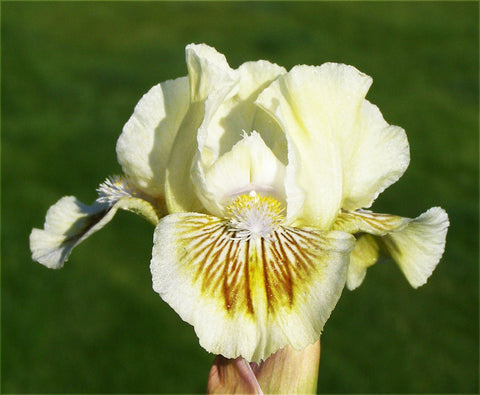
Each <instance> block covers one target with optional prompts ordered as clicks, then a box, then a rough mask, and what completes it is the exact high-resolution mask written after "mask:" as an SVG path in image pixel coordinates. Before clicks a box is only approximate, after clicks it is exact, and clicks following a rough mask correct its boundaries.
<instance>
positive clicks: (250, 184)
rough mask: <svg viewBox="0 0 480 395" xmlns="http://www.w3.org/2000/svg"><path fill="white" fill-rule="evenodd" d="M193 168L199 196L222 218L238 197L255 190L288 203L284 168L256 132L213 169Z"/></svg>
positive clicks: (212, 167)
mask: <svg viewBox="0 0 480 395" xmlns="http://www.w3.org/2000/svg"><path fill="white" fill-rule="evenodd" d="M197 163H198V164H199V166H196V167H194V170H193V171H194V173H193V177H194V178H195V179H196V180H198V181H199V182H197V183H196V186H197V195H198V196H199V198H200V199H201V201H202V203H203V205H204V207H205V208H206V209H207V210H208V212H209V213H212V214H214V215H217V216H219V217H223V216H224V214H225V212H224V210H225V207H226V206H228V205H229V204H230V203H231V202H232V200H233V199H234V198H235V196H237V195H240V194H245V193H247V194H248V193H249V192H250V191H252V190H254V191H256V192H259V193H260V194H265V195H269V196H272V197H274V198H276V199H277V200H279V201H283V202H284V201H285V193H284V182H285V166H284V165H283V164H282V163H281V162H280V161H279V160H278V159H277V158H276V157H275V155H274V154H273V153H272V151H271V150H270V149H269V148H268V147H267V146H266V145H265V142H264V141H263V140H262V138H261V137H260V135H259V134H258V133H257V132H255V131H254V132H252V134H251V135H250V136H247V135H245V136H244V137H243V139H242V140H240V141H239V142H238V143H237V144H235V145H234V147H233V148H232V150H231V151H230V152H227V153H226V154H224V155H223V156H221V157H220V158H219V159H218V160H217V161H215V162H214V164H213V165H212V166H210V167H209V168H207V171H206V173H205V174H204V173H203V171H204V167H203V166H201V165H200V163H199V162H197Z"/></svg>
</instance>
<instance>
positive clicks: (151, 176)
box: [117, 77, 190, 196]
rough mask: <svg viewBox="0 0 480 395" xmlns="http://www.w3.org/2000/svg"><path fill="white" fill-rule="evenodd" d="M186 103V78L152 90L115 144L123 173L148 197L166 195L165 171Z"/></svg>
mask: <svg viewBox="0 0 480 395" xmlns="http://www.w3.org/2000/svg"><path fill="white" fill-rule="evenodd" d="M189 103H190V101H189V84H188V78H187V77H182V78H178V79H176V80H171V81H165V82H162V83H161V84H158V85H156V86H154V87H153V88H151V89H150V90H149V91H148V92H147V93H146V94H145V95H144V96H143V97H142V98H141V99H140V101H139V102H138V104H137V105H136V106H135V110H134V112H133V115H132V116H131V117H130V119H129V120H128V121H127V123H126V124H125V126H124V127H123V132H122V134H121V135H120V137H119V139H118V141H117V157H118V162H119V163H120V165H121V166H122V169H123V172H124V173H125V174H126V175H127V176H128V177H129V180H130V181H131V182H132V184H133V185H135V186H136V187H137V188H138V189H140V190H141V191H143V192H145V193H146V194H148V195H150V196H164V194H165V192H164V184H165V170H166V167H167V163H168V160H169V158H170V152H171V150H172V145H173V141H174V139H175V137H176V135H177V131H178V129H179V127H180V125H181V123H182V121H183V119H184V117H185V115H186V113H187V110H188V106H189Z"/></svg>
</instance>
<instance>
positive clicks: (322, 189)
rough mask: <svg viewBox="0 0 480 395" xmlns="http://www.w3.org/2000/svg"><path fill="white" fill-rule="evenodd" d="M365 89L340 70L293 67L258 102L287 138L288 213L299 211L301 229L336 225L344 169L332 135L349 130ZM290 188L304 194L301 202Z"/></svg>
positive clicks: (359, 79) (359, 77)
mask: <svg viewBox="0 0 480 395" xmlns="http://www.w3.org/2000/svg"><path fill="white" fill-rule="evenodd" d="M369 84H370V79H369V77H367V76H365V75H363V74H361V73H360V72H359V71H358V70H356V69H354V68H353V67H349V66H345V65H335V64H331V63H326V64H324V65H322V66H320V67H313V66H296V67H294V68H293V69H292V70H291V71H290V72H289V73H287V74H285V75H283V76H280V77H279V78H278V79H277V80H276V81H274V82H273V83H272V84H271V85H270V86H269V87H268V88H266V89H265V91H263V92H262V94H261V95H260V96H259V98H258V100H257V103H258V104H259V105H261V106H263V107H264V108H265V109H266V110H267V111H269V112H270V113H271V114H272V115H273V116H274V117H276V118H277V119H278V121H279V122H280V124H281V126H282V127H283V129H284V131H285V134H286V136H287V143H288V166H287V183H288V185H289V186H290V187H291V188H292V191H293V193H292V197H294V198H293V199H292V201H289V202H288V203H289V211H292V210H294V211H298V213H297V216H298V221H299V222H300V223H304V224H307V225H313V226H315V227H320V228H321V229H328V228H329V227H330V226H331V225H332V223H333V221H334V220H335V217H336V215H337V213H338V210H339V209H340V206H341V203H342V165H343V164H342V162H341V151H340V148H339V147H338V139H337V133H338V132H337V131H338V130H342V129H344V128H350V127H351V124H352V123H353V118H354V115H355V111H354V109H355V108H357V107H358V106H359V104H360V102H361V100H363V97H364V94H365V93H366V91H367V89H368V86H369ZM295 184H296V186H297V188H300V189H302V190H303V192H304V201H303V202H302V199H301V197H300V193H299V192H298V189H297V188H295ZM307 191H308V193H307ZM288 192H289V191H288V190H287V194H288ZM287 198H288V195H287ZM291 202H292V203H294V204H295V206H296V207H292V206H293V204H290V203H291ZM288 216H291V213H288Z"/></svg>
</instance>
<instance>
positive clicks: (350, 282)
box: [347, 234, 380, 291]
mask: <svg viewBox="0 0 480 395" xmlns="http://www.w3.org/2000/svg"><path fill="white" fill-rule="evenodd" d="M379 250H380V249H379V246H378V244H377V242H376V241H375V239H374V237H373V236H371V235H369V234H365V235H362V236H360V237H359V238H358V240H357V242H356V243H355V248H354V249H353V251H352V253H351V254H350V264H349V265H348V272H347V288H348V289H349V290H350V291H352V290H354V289H355V288H357V287H359V286H360V285H361V284H362V282H363V280H364V278H365V275H366V274H367V269H368V268H369V267H370V266H372V265H374V264H375V263H376V262H377V260H378V256H379Z"/></svg>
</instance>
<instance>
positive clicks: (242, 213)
mask: <svg viewBox="0 0 480 395" xmlns="http://www.w3.org/2000/svg"><path fill="white" fill-rule="evenodd" d="M283 210H284V209H283V208H282V206H281V204H280V202H279V201H277V200H275V199H274V198H272V197H270V196H261V195H258V194H257V193H256V192H255V191H252V192H250V194H248V195H246V194H243V195H240V196H239V197H237V198H236V199H235V200H234V201H233V202H232V203H231V204H230V205H229V206H228V207H227V209H226V212H227V217H228V218H229V220H230V221H229V224H228V227H229V231H231V232H234V233H235V236H234V238H236V239H241V240H250V239H252V238H254V239H257V238H260V237H261V238H266V239H270V236H271V234H272V233H273V232H274V231H275V230H276V229H277V228H278V226H279V225H280V223H281V222H282V220H283V215H282V213H283Z"/></svg>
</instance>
